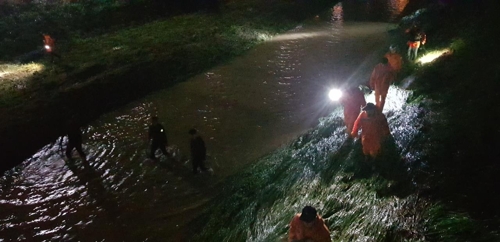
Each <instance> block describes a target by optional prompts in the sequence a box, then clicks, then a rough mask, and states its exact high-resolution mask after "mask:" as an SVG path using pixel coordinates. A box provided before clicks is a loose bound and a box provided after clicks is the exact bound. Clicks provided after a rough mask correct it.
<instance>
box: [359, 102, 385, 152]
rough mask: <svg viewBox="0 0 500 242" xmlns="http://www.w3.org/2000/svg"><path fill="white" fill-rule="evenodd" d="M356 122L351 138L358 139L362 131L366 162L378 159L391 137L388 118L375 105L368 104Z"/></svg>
mask: <svg viewBox="0 0 500 242" xmlns="http://www.w3.org/2000/svg"><path fill="white" fill-rule="evenodd" d="M362 110H363V112H361V113H360V114H359V116H358V118H357V119H356V121H355V122H354V127H353V128H352V132H351V136H352V137H353V138H356V137H358V130H359V129H361V145H362V146H363V154H364V155H365V160H367V161H368V160H370V159H372V158H376V157H377V155H379V153H380V150H381V148H382V144H383V143H384V141H385V139H386V138H387V137H389V136H390V135H391V131H390V129H389V124H388V123H387V118H386V117H385V115H384V114H383V113H382V112H381V111H380V109H378V108H377V106H375V104H373V103H367V104H366V106H365V107H363V109H362Z"/></svg>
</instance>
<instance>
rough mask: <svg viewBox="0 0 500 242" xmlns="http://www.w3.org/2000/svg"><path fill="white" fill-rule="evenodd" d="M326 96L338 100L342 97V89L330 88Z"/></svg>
mask: <svg viewBox="0 0 500 242" xmlns="http://www.w3.org/2000/svg"><path fill="white" fill-rule="evenodd" d="M328 97H329V98H330V100H332V101H338V100H339V99H340V98H341V97H342V91H340V90H339V89H331V90H330V92H328Z"/></svg>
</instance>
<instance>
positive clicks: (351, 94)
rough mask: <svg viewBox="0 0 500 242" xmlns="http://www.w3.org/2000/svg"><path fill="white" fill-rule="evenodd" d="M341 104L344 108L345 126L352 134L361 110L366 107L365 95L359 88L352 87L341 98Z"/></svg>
mask: <svg viewBox="0 0 500 242" xmlns="http://www.w3.org/2000/svg"><path fill="white" fill-rule="evenodd" d="M339 101H340V103H341V104H342V106H343V107H344V124H345V126H346V132H347V133H348V134H350V133H351V131H352V127H353V126H354V121H356V118H357V117H358V115H359V113H360V112H361V108H362V107H364V106H365V105H366V100H365V95H364V94H363V92H362V91H361V90H359V88H358V87H350V88H348V89H347V90H346V92H345V93H344V94H343V95H342V97H341V98H340V100H339Z"/></svg>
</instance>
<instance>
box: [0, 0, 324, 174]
mask: <svg viewBox="0 0 500 242" xmlns="http://www.w3.org/2000/svg"><path fill="white" fill-rule="evenodd" d="M160 3H162V4H160ZM187 3H189V1H188V2H187ZM194 3H196V2H194ZM158 4H160V5H161V6H159V5H158ZM203 4H206V3H203ZM203 4H202V5H195V7H192V8H189V6H192V5H186V6H187V7H186V6H185V5H182V6H177V7H175V8H171V6H170V5H168V4H167V5H163V2H161V1H146V0H145V1H130V2H129V3H127V4H125V5H120V4H115V3H114V2H111V1H110V2H107V1H97V0H96V1H91V0H89V1H81V2H79V3H75V4H67V5H50V4H47V5H36V4H30V5H16V6H9V7H6V8H3V7H2V11H3V17H2V20H1V21H0V26H1V27H0V29H1V33H9V36H8V37H3V38H0V41H1V43H0V44H1V45H2V47H3V46H6V47H7V48H2V51H4V52H2V54H1V55H0V56H2V60H3V61H5V60H13V59H15V58H14V57H16V56H20V55H21V56H22V54H23V53H27V52H29V51H32V50H36V49H40V48H42V38H41V36H40V33H42V32H48V33H49V34H52V35H53V37H54V38H56V44H57V49H58V52H59V54H61V55H62V59H61V60H57V59H56V62H55V63H54V64H52V63H48V62H47V61H48V59H47V58H45V59H42V60H41V61H42V63H43V64H44V69H43V70H42V71H36V72H34V75H33V76H30V77H22V78H20V77H16V76H15V75H14V77H12V78H10V79H11V80H5V78H4V80H3V82H2V83H0V87H1V89H0V115H1V117H2V120H1V122H0V137H2V139H1V140H0V160H1V164H0V167H1V169H0V170H2V171H3V170H5V169H8V168H10V167H12V166H14V165H15V164H18V163H19V162H21V161H22V160H23V159H25V158H27V157H28V156H29V155H30V154H32V153H33V152H35V151H36V149H38V148H40V147H41V146H42V145H44V144H46V143H48V142H50V141H51V140H54V139H55V138H56V137H57V136H58V135H62V134H63V130H62V129H61V127H62V124H63V123H64V122H65V120H66V119H67V118H68V117H70V116H72V115H74V114H78V115H79V116H80V117H81V118H80V120H81V121H82V124H85V123H87V122H89V121H91V120H93V119H95V118H96V117H98V116H99V115H100V114H102V113H103V112H106V111H109V110H112V109H114V108H116V107H118V106H120V105H123V104H125V103H127V102H130V101H131V100H134V99H136V98H138V97H141V96H143V95H146V94H148V93H150V92H152V91H154V90H158V89H159V88H164V87H168V86H169V85H172V84H175V83H176V82H179V81H184V80H186V79H187V78H189V77H191V76H193V75H196V74H198V73H201V72H203V71H204V70H207V69H208V68H210V67H213V66H215V65H217V64H220V63H222V62H224V61H227V60H229V59H231V58H232V57H235V56H237V55H240V54H242V53H244V52H245V51H246V50H248V49H250V48H251V47H253V46H255V45H256V44H258V43H260V42H261V41H262V40H263V37H262V36H264V38H265V37H266V36H268V37H269V36H271V35H273V34H276V33H279V32H282V31H285V30H287V29H290V28H291V27H293V26H295V25H296V24H298V23H299V22H300V21H301V20H304V19H305V18H308V17H310V16H311V15H312V14H315V13H317V12H318V11H321V10H323V9H325V8H327V7H328V6H330V5H331V2H330V1H326V0H316V1H312V2H308V3H307V4H301V3H296V2H293V1H283V0H275V1H263V0H255V1H235V2H227V3H225V4H222V3H219V6H218V8H211V7H209V6H208V7H207V5H203ZM183 6H184V7H183ZM162 9H169V12H167V13H165V12H163V11H162ZM127 11H128V12H127ZM186 11H187V12H191V11H196V12H195V13H192V14H187V15H186V14H181V13H186ZM179 14H181V15H179ZM115 15H116V16H115ZM120 16H121V17H120ZM129 16H133V17H131V18H129ZM108 18H110V19H108ZM135 18H138V20H135ZM122 20H123V21H122ZM152 20H154V21H152ZM19 83H20V84H19Z"/></svg>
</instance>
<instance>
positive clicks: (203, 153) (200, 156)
mask: <svg viewBox="0 0 500 242" xmlns="http://www.w3.org/2000/svg"><path fill="white" fill-rule="evenodd" d="M189 134H190V135H191V140H190V146H191V161H192V163H193V174H198V167H199V168H200V169H201V170H202V171H206V170H208V169H207V168H206V167H205V160H206V158H207V149H206V147H205V142H204V141H203V139H202V138H201V136H199V135H198V132H197V131H196V129H190V130H189Z"/></svg>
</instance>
